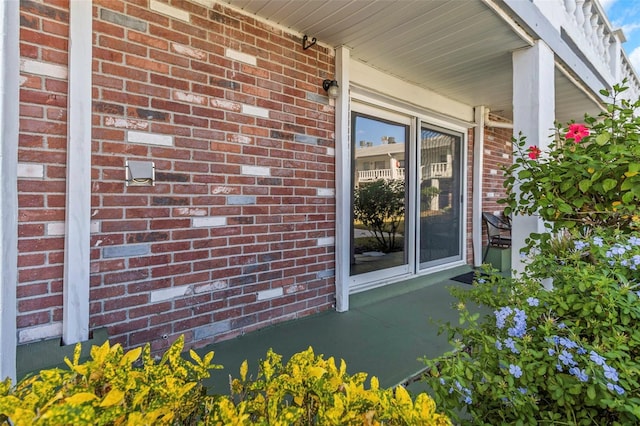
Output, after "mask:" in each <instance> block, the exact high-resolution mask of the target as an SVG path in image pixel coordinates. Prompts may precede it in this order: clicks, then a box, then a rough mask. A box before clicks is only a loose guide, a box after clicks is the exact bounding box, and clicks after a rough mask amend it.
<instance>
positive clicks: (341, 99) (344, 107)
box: [334, 46, 351, 312]
mask: <svg viewBox="0 0 640 426" xmlns="http://www.w3.org/2000/svg"><path fill="white" fill-rule="evenodd" d="M350 53H351V52H350V51H349V49H348V48H346V47H344V46H341V47H339V48H337V49H336V79H337V80H338V84H339V85H340V95H339V96H338V98H337V99H336V105H335V108H336V111H335V120H336V122H335V133H334V137H335V141H336V149H335V154H336V240H335V244H336V273H335V280H336V311H338V312H346V311H348V310H349V274H350V270H351V154H350V149H349V146H350V145H351V138H350V135H349V102H350V101H349V57H350Z"/></svg>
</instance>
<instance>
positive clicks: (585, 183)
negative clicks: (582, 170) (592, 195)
mask: <svg viewBox="0 0 640 426" xmlns="http://www.w3.org/2000/svg"><path fill="white" fill-rule="evenodd" d="M578 188H580V191H582V192H587V191H588V190H589V188H591V180H589V179H584V180H581V181H580V183H579V184H578Z"/></svg>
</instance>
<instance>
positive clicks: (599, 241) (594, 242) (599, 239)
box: [593, 237, 603, 247]
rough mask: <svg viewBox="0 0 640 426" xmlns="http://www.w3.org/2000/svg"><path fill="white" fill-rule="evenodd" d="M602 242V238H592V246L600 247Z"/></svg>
mask: <svg viewBox="0 0 640 426" xmlns="http://www.w3.org/2000/svg"><path fill="white" fill-rule="evenodd" d="M602 244H603V241H602V237H593V245H595V246H598V247H602Z"/></svg>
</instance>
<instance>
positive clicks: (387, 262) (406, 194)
mask: <svg viewBox="0 0 640 426" xmlns="http://www.w3.org/2000/svg"><path fill="white" fill-rule="evenodd" d="M420 123H421V122H420V119H419V118H418V117H415V116H409V115H404V114H399V113H395V112H392V111H389V110H386V109H379V108H375V107H373V106H369V105H360V104H356V105H355V106H354V108H353V110H352V114H351V176H350V177H351V217H350V218H349V220H350V223H351V227H350V230H351V235H350V249H351V251H350V253H351V264H350V279H351V283H350V285H351V289H352V290H353V289H356V290H357V289H361V288H362V289H364V288H367V287H368V286H369V285H370V284H371V283H374V284H375V283H376V282H377V283H379V282H382V281H385V280H390V279H391V278H393V277H398V276H404V275H406V276H410V275H413V274H419V273H421V272H422V271H424V270H428V269H429V268H431V267H436V266H440V265H444V264H447V263H452V262H455V261H460V260H462V255H463V250H462V248H463V245H462V241H463V220H464V217H463V216H464V215H463V214H462V198H463V197H462V193H463V188H462V168H461V160H462V143H463V140H464V139H463V136H462V133H456V132H453V131H449V130H447V129H445V128H440V127H435V126H430V125H427V124H424V123H422V124H420Z"/></svg>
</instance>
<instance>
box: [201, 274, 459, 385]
mask: <svg viewBox="0 0 640 426" xmlns="http://www.w3.org/2000/svg"><path fill="white" fill-rule="evenodd" d="M470 270H471V268H470V267H469V266H461V267H457V268H454V269H450V270H447V271H442V272H438V273H435V274H431V275H429V276H425V277H417V278H413V279H411V280H408V281H404V282H401V283H396V284H391V285H388V286H385V287H383V288H379V289H374V290H369V291H366V292H363V293H358V294H355V295H352V296H351V298H350V309H349V311H348V312H343V313H339V312H335V311H328V312H324V313H321V314H317V315H313V316H310V317H306V318H302V319H298V320H292V321H289V322H285V323H281V324H277V325H274V326H270V327H267V328H265V329H262V330H258V331H255V332H252V333H249V334H246V335H244V336H240V337H237V338H235V339H232V340H228V341H223V342H219V343H215V344H212V345H209V346H206V347H204V348H201V349H199V350H198V351H197V352H198V353H199V354H200V355H202V354H204V353H206V352H209V351H215V356H214V358H213V362H214V363H216V364H222V365H223V366H224V369H223V370H215V371H213V372H212V377H211V378H210V379H208V380H207V382H206V383H205V384H206V386H207V387H208V388H209V389H210V392H212V393H223V392H227V391H228V382H229V375H230V374H231V375H232V376H234V377H239V373H238V372H239V368H240V364H241V363H242V361H244V360H245V359H246V360H247V361H248V362H249V371H250V374H253V375H254V376H255V374H256V372H257V368H258V367H257V366H258V361H259V360H260V359H263V358H264V357H265V354H266V353H267V350H268V349H269V348H271V349H273V350H274V351H275V352H276V353H278V354H280V355H282V356H283V363H284V362H286V361H287V360H288V359H289V357H291V355H293V354H294V353H296V352H299V351H302V350H305V349H307V348H308V347H309V346H312V347H313V349H314V352H315V353H316V354H322V355H324V358H325V359H326V358H329V357H331V356H333V357H334V358H335V359H336V362H337V363H338V364H339V360H340V359H344V360H345V362H346V364H347V372H348V373H349V374H355V373H357V372H366V373H368V374H369V375H370V376H371V375H375V376H377V377H378V379H379V380H380V385H381V386H384V387H389V386H395V385H398V384H400V383H404V382H405V381H406V380H407V379H408V378H410V377H412V376H415V375H416V374H417V373H418V372H420V371H421V370H422V369H423V368H424V365H423V363H422V362H420V361H419V358H421V357H424V356H427V357H429V358H432V357H436V356H438V355H441V354H443V353H444V352H446V351H447V350H449V348H450V346H449V343H448V342H447V336H446V335H445V334H443V335H440V336H439V335H438V329H439V323H440V322H447V321H451V322H452V323H457V321H458V313H457V311H456V310H455V309H454V308H453V305H454V303H455V302H456V299H454V298H453V297H452V296H451V295H450V293H449V288H450V287H451V286H457V287H462V288H470V286H469V285H468V284H462V283H459V282H456V281H452V280H451V279H450V278H451V277H455V276H457V275H459V274H462V273H464V272H468V271H470ZM417 386H418V387H420V385H419V384H418V385H417ZM420 390H421V389H420Z"/></svg>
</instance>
